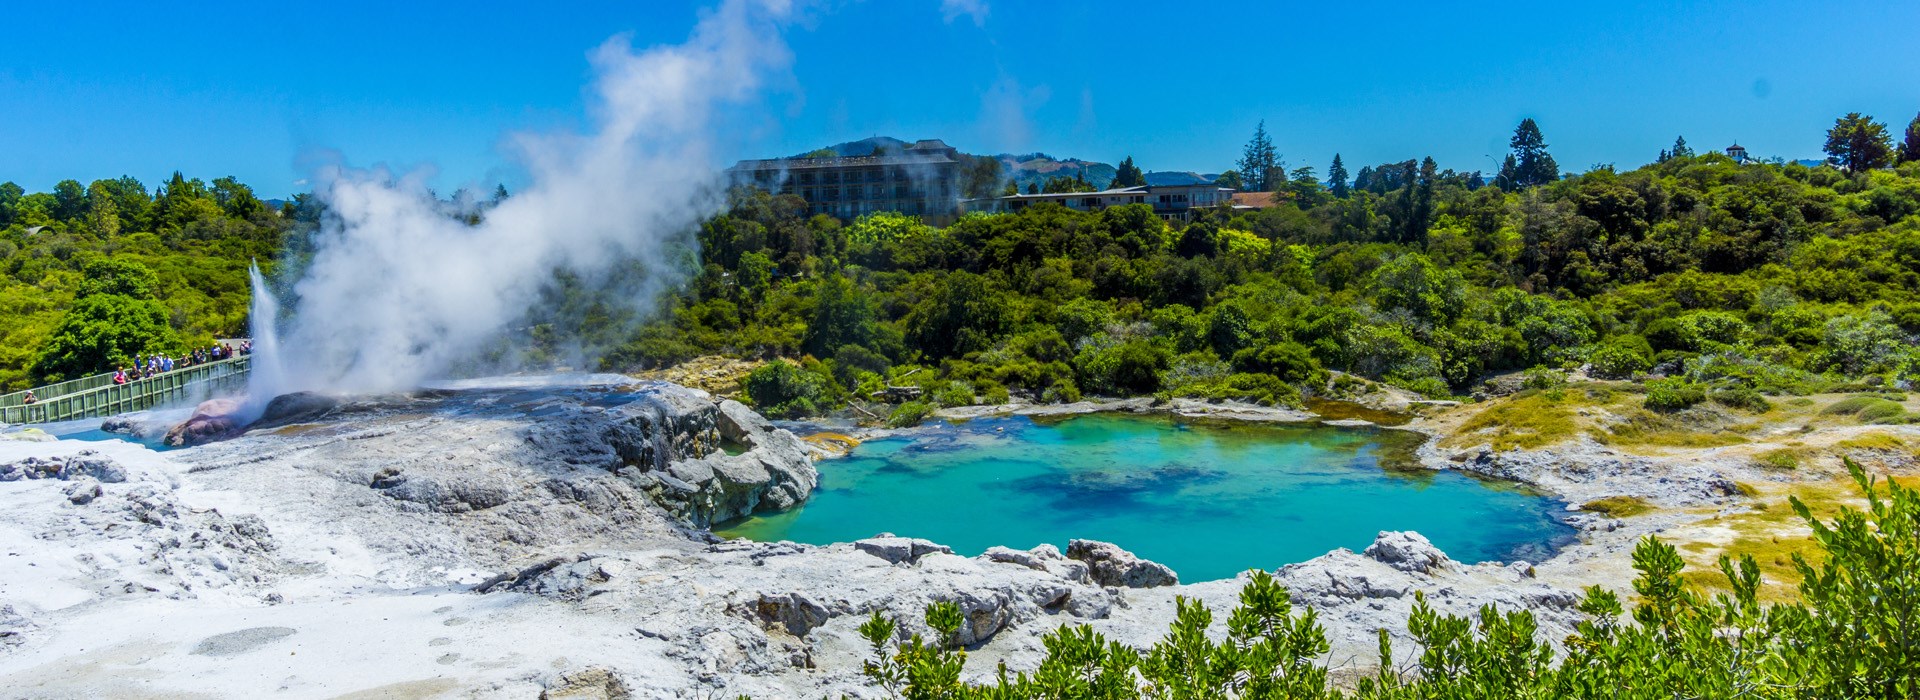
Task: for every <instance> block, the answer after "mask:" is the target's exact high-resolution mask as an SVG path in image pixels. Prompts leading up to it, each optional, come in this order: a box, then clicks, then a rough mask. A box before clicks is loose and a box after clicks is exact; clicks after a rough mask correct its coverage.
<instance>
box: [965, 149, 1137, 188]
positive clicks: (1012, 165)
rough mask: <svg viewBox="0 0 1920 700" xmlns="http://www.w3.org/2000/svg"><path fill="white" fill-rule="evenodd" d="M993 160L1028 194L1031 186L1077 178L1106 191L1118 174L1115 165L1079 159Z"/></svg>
mask: <svg viewBox="0 0 1920 700" xmlns="http://www.w3.org/2000/svg"><path fill="white" fill-rule="evenodd" d="M994 157H996V158H999V159H1000V163H1001V164H1002V165H1005V166H1006V174H1007V176H1008V177H1010V178H1012V179H1013V182H1014V184H1017V185H1019V186H1020V191H1021V192H1025V191H1027V185H1029V184H1045V183H1046V181H1047V179H1048V178H1053V177H1060V176H1066V177H1073V176H1075V175H1080V176H1081V177H1084V178H1086V179H1087V182H1091V183H1093V186H1094V187H1106V186H1107V183H1110V182H1113V176H1114V175H1115V174H1116V173H1117V172H1118V171H1116V170H1114V167H1113V166H1112V165H1108V164H1106V163H1097V162H1094V161H1090V160H1080V159H1079V158H1066V159H1056V158H1054V157H1053V156H1050V155H1047V154H1045V153H1027V154H1022V155H1014V154H1011V153H1002V154H1000V155H998V156H994Z"/></svg>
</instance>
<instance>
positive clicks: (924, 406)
mask: <svg viewBox="0 0 1920 700" xmlns="http://www.w3.org/2000/svg"><path fill="white" fill-rule="evenodd" d="M930 415H933V406H932V405H931V404H928V403H927V402H925V401H908V402H906V403H903V404H900V405H898V406H895V407H893V412H891V413H888V414H887V427H889V428H911V427H913V426H916V425H919V424H920V421H923V420H926V419H927V416H930Z"/></svg>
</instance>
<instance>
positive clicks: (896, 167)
mask: <svg viewBox="0 0 1920 700" xmlns="http://www.w3.org/2000/svg"><path fill="white" fill-rule="evenodd" d="M728 173H729V174H731V175H732V176H733V178H734V181H735V182H736V183H738V184H749V185H754V186H757V187H760V188H761V189H764V190H766V191H768V192H773V193H775V194H791V195H798V196H799V197H800V198H801V199H804V200H806V201H807V212H808V213H810V214H831V215H833V216H836V217H839V218H841V219H849V220H850V219H854V218H856V217H859V216H860V215H862V214H868V213H871V212H877V211H895V212H900V213H903V214H914V215H918V216H926V217H931V218H934V219H936V220H939V219H947V218H951V217H952V216H953V215H954V214H955V213H956V212H958V211H959V209H960V152H959V151H958V150H956V149H955V148H953V147H952V146H948V145H947V144H946V143H945V142H943V141H940V140H939V139H927V140H922V141H917V142H914V143H913V144H912V145H910V146H907V147H906V148H904V149H901V150H898V151H886V152H879V153H875V154H873V155H865V156H826V157H820V158H774V159H770V160H743V161H740V163H739V164H737V165H735V166H733V168H732V169H730V170H728Z"/></svg>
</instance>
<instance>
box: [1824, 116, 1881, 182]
mask: <svg viewBox="0 0 1920 700" xmlns="http://www.w3.org/2000/svg"><path fill="white" fill-rule="evenodd" d="M1823 150H1825V151H1826V153H1827V162H1829V163H1832V164H1834V165H1838V166H1840V167H1842V168H1845V169H1846V170H1847V172H1849V173H1858V172H1861V171H1865V170H1877V169H1879V168H1884V167H1887V166H1888V165H1891V164H1892V161H1893V138H1892V137H1891V136H1888V135H1887V125H1885V124H1882V123H1880V122H1876V121H1874V120H1873V117H1869V116H1866V115H1863V114H1861V113H1859V112H1849V113H1847V116H1844V117H1841V118H1839V119H1837V120H1834V122H1833V128H1831V129H1828V130H1827V144H1826V146H1825V147H1824V148H1823Z"/></svg>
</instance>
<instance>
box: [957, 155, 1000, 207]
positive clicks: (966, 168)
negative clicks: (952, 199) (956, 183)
mask: <svg viewBox="0 0 1920 700" xmlns="http://www.w3.org/2000/svg"><path fill="white" fill-rule="evenodd" d="M960 167H961V170H960V196H962V197H966V198H968V199H984V198H987V197H993V196H995V195H997V194H999V193H1000V181H1001V178H1002V177H1003V175H1002V166H1001V164H1000V159H999V158H994V157H992V156H962V158H961V163H960Z"/></svg>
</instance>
